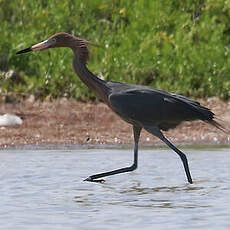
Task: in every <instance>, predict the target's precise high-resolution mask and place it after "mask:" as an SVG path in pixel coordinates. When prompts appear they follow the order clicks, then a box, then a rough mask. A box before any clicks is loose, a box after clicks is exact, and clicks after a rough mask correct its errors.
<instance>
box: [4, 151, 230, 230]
mask: <svg viewBox="0 0 230 230" xmlns="http://www.w3.org/2000/svg"><path fill="white" fill-rule="evenodd" d="M182 150H183V151H184V152H185V153H186V154H187V157H188V159H189V163H190V170H191V173H192V176H193V179H194V184H192V185H190V184H188V183H187V182H186V179H185V175H184V171H183V168H182V164H181V162H180V159H179V158H178V156H177V155H176V154H174V152H173V151H171V150H168V149H155V148H154V149H140V152H139V168H138V170H136V171H134V172H131V173H125V174H120V175H116V176H110V177H107V178H106V183H104V184H97V183H90V182H83V179H84V178H86V177H88V176H89V175H91V174H93V173H99V172H102V171H106V170H111V169H116V168H119V167H123V166H127V165H129V164H131V162H132V157H133V154H132V150H131V149H125V150H124V149H70V150H60V149H59V150H2V151H0V159H1V161H0V170H1V173H0V194H1V197H0V207H1V208H0V226H1V227H0V229H4V230H5V229H7V230H8V229H17V230H21V229H23V230H27V229H28V230H35V229H36V230H43V229H44V230H47V229H49V230H53V229H54V230H59V229H60V230H69V229H89V230H92V229H98V230H104V229H105V230H117V229H145V230H146V229H147V230H148V229H160V230H161V229H162V230H163V229H175V230H176V229H182V228H183V229H185V228H186V229H194V228H197V229H209V230H210V229H230V149H228V148H215V149H214V148H213V149H212V148H210V149H201V150H197V149H196V150H194V149H182Z"/></svg>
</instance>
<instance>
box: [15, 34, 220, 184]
mask: <svg viewBox="0 0 230 230" xmlns="http://www.w3.org/2000/svg"><path fill="white" fill-rule="evenodd" d="M89 44H90V43H89V42H87V41H85V40H83V39H80V38H77V37H74V36H73V35H69V34H67V33H58V34H55V35H53V36H52V37H51V38H50V39H48V40H46V41H44V42H42V43H39V44H37V45H34V46H32V47H30V48H27V49H25V50H22V51H19V52H18V53H24V52H28V51H32V50H41V49H47V48H54V47H69V48H71V49H72V50H73V52H74V59H73V68H74V70H75V72H76V73H77V75H78V76H79V78H80V79H81V80H82V81H83V82H84V83H85V84H86V85H87V86H88V87H89V88H90V89H91V90H92V91H93V92H94V93H95V94H96V95H97V96H98V97H99V98H100V99H101V100H102V101H103V102H104V103H106V104H107V105H108V106H109V107H110V108H111V109H112V110H113V111H114V112H115V113H116V114H118V115H119V116H120V117H121V118H122V119H123V120H124V121H126V122H128V123H130V124H132V126H133V133H134V142H135V146H134V163H133V164H132V165H131V166H130V167H126V168H121V169H117V170H113V171H109V172H105V173H100V174H95V175H92V176H90V177H88V178H87V179H86V180H87V181H93V182H101V181H103V180H97V179H98V178H101V177H105V176H110V175H114V174H118V173H123V172H129V171H133V170H135V169H136V168H137V161H138V142H139V136H140V133H141V130H142V128H143V129H145V130H146V131H148V132H149V133H151V134H153V135H155V136H157V137H158V138H160V139H161V140H162V141H164V142H165V143H166V144H167V145H168V146H169V147H170V148H172V149H173V150H174V151H175V152H176V153H177V154H178V155H179V156H180V158H181V160H182V162H183V165H184V168H185V172H186V176H187V179H188V181H189V182H190V183H192V177H191V175H190V171H189V167H188V162H187V158H186V156H185V154H184V153H182V152H181V151H180V150H179V149H177V148H176V147H175V146H174V145H173V144H172V143H171V142H169V141H168V140H167V139H166V138H165V137H164V135H163V134H162V132H161V130H163V131H167V130H169V129H171V128H175V127H176V126H177V125H179V124H180V123H181V122H184V121H193V120H202V121H205V122H208V123H210V124H211V125H214V126H215V127H217V128H219V129H223V128H222V126H221V125H220V124H218V123H217V122H216V121H215V120H214V113H213V112H211V111H210V110H209V109H208V108H205V107H203V106H201V105H200V104H199V102H196V101H194V100H191V99H189V98H187V97H184V96H181V95H177V94H171V93H168V92H165V91H163V90H159V89H154V88H150V87H148V86H141V85H130V84H125V83H120V82H111V81H104V80H101V79H99V78H98V77H97V76H95V75H94V74H93V73H92V72H90V71H89V70H88V68H87V66H86V64H87V60H88V56H89V53H88V48H87V46H88V45H89Z"/></svg>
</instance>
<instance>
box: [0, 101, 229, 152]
mask: <svg viewBox="0 0 230 230" xmlns="http://www.w3.org/2000/svg"><path fill="white" fill-rule="evenodd" d="M198 101H200V102H201V104H202V105H204V106H206V107H208V108H210V109H211V110H212V111H213V112H214V113H215V114H216V117H217V118H219V119H221V120H222V124H223V125H224V126H225V127H226V128H227V129H228V130H230V104H229V103H227V102H223V101H221V100H219V99H217V98H209V99H205V100H204V99H202V100H198ZM5 113H10V114H16V115H18V116H20V117H22V118H23V124H22V125H21V126H15V127H0V149H3V148H8V147H17V146H21V147H22V146H25V145H39V146H43V145H44V146H45V145H49V146H53V147H54V148H55V146H57V145H63V146H65V145H96V146H98V145H131V144H132V143H133V136H132V127H131V126H130V125H129V124H127V123H125V122H124V121H122V120H121V119H120V118H119V117H118V116H117V115H116V114H114V113H113V112H112V111H111V110H110V109H109V108H107V106H106V105H104V104H102V103H87V104H85V103H81V102H77V101H74V100H67V99H65V98H64V99H60V100H56V101H53V102H38V101H35V102H34V101H33V102H31V101H29V100H27V101H23V102H20V103H14V104H12V103H3V102H0V114H5ZM165 135H166V137H168V138H169V139H170V140H171V141H172V142H173V143H175V144H189V145H193V144H197V145H230V134H225V133H223V132H221V131H220V130H217V129H216V128H215V127H212V126H210V125H208V124H206V123H204V122H201V121H195V122H186V123H183V124H182V125H180V126H178V128H176V129H174V130H170V131H168V132H165ZM140 144H141V145H147V146H151V145H162V142H161V141H160V140H158V139H157V138H156V137H153V136H151V135H150V134H148V133H147V132H145V131H142V133H141V138H140Z"/></svg>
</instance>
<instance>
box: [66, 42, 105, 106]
mask: <svg viewBox="0 0 230 230" xmlns="http://www.w3.org/2000/svg"><path fill="white" fill-rule="evenodd" d="M74 44H75V45H74ZM70 48H71V49H72V50H73V52H74V55H75V56H74V58H73V68H74V70H75V72H76V74H77V75H78V76H79V78H80V79H81V81H82V82H83V83H84V84H86V85H87V86H88V87H89V88H90V89H91V90H92V91H93V92H94V93H95V94H96V95H97V96H98V97H99V98H100V99H102V100H103V101H104V102H105V103H107V101H108V99H107V98H108V93H109V88H108V87H107V86H106V81H103V80H101V79H100V78H98V77H97V76H95V75H94V74H93V73H92V72H90V71H89V70H88V68H87V67H86V64H87V61H88V58H89V51H88V48H87V41H84V40H82V39H78V38H76V41H75V42H73V43H72V44H71V47H70Z"/></svg>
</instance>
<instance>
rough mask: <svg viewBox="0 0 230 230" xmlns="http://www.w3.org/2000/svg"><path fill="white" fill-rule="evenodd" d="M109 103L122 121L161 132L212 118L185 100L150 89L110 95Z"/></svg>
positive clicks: (207, 112) (198, 105) (204, 109)
mask: <svg viewBox="0 0 230 230" xmlns="http://www.w3.org/2000/svg"><path fill="white" fill-rule="evenodd" d="M109 100H110V104H111V106H112V108H113V110H114V111H115V112H116V113H117V114H119V115H120V116H121V117H122V118H123V119H124V120H128V121H131V123H134V122H138V123H140V124H142V125H145V126H146V125H151V126H154V125H156V126H158V127H159V128H161V129H162V130H168V129H170V128H174V127H176V126H177V125H178V124H180V123H181V122H183V121H190V120H196V119H201V120H205V121H209V120H212V119H213V115H214V114H213V113H212V112H211V111H210V110H209V109H207V108H205V107H202V106H200V104H199V103H198V102H196V101H193V100H191V99H189V98H187V97H184V96H181V95H177V94H170V93H167V92H165V91H162V90H157V89H152V88H149V89H148V88H145V89H142V90H140V89H134V90H132V89H130V90H128V89H126V90H124V91H120V92H117V93H112V94H111V95H110V97H109Z"/></svg>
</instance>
